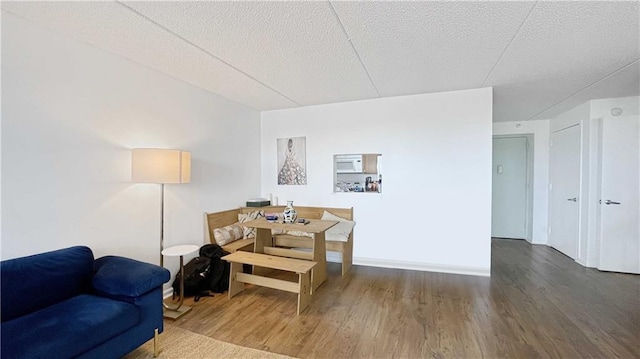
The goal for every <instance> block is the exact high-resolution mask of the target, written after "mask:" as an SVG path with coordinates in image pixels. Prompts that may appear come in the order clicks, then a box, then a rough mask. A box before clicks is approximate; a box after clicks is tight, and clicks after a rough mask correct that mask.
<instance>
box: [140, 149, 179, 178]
mask: <svg viewBox="0 0 640 359" xmlns="http://www.w3.org/2000/svg"><path fill="white" fill-rule="evenodd" d="M131 180H132V181H133V182H138V183H189V181H191V153H189V152H185V151H180V150H167V149H159V148H135V149H133V150H132V151H131Z"/></svg>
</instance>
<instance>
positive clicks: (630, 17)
mask: <svg viewBox="0 0 640 359" xmlns="http://www.w3.org/2000/svg"><path fill="white" fill-rule="evenodd" d="M0 5H1V6H2V9H3V13H4V11H10V12H12V13H14V14H17V15H19V16H22V17H24V18H27V19H30V20H32V21H33V22H35V23H38V24H40V25H43V26H45V27H48V28H50V29H52V30H54V31H59V32H61V33H64V34H66V35H68V36H71V37H73V38H76V39H78V40H81V41H84V42H86V43H89V44H91V45H93V46H95V47H97V48H100V49H103V50H106V51H108V52H111V53H113V54H116V55H119V56H122V57H125V58H128V59H131V60H133V61H135V62H137V63H139V64H142V65H144V66H147V67H149V68H152V69H155V70H157V71H161V72H164V73H166V74H168V75H170V76H173V77H175V78H178V79H181V80H183V81H185V82H187V83H190V84H193V85H195V86H199V87H201V88H203V89H205V90H208V91H211V92H214V93H218V94H220V95H222V96H224V97H227V98H230V99H232V100H235V101H237V102H239V103H242V104H245V105H247V106H250V107H253V108H255V109H258V110H270V109H280V108H288V107H294V106H299V105H312V104H323V103H332V102H342V101H350V100H359V99H366V98H374V97H378V96H380V95H381V96H398V95H407V94H415V93H426V92H440V91H448V90H461V89H467V88H477V87H484V86H493V87H494V107H493V108H494V121H519V120H526V119H536V118H543V117H547V116H551V115H553V114H555V113H557V111H559V109H565V108H567V106H573V105H574V104H577V101H583V102H584V101H588V100H591V99H595V98H597V97H593V96H598V97H599V98H606V97H616V96H637V95H640V88H639V87H638V83H639V82H640V78H639V77H638V72H637V71H635V70H634V68H633V67H630V68H625V66H629V65H630V64H632V63H633V62H634V61H636V60H638V59H639V58H640V49H639V46H640V45H639V44H640V40H639V31H638V29H639V23H638V22H639V20H638V19H639V17H640V9H639V3H638V2H615V1H613V2H527V1H517V2H489V1H480V2H466V1H465V2H440V1H420V2H398V1H395V2H364V1H362V2H355V1H353V2H340V1H335V2H270V1H259V2H235V1H225V2H210V1H205V2H180V1H168V2H167V1H163V2H127V3H118V2H7V1H3V2H1V3H0ZM334 10H335V13H334ZM343 26H344V29H343ZM348 36H349V37H350V38H348ZM352 43H353V47H352V45H351V44H352ZM354 48H355V50H354ZM356 50H357V52H356ZM360 59H362V62H361V61H360ZM363 64H364V66H363ZM623 68H624V70H621V69H623ZM367 71H368V72H367ZM611 74H614V75H611ZM610 75H611V76H610ZM370 77H371V78H370Z"/></svg>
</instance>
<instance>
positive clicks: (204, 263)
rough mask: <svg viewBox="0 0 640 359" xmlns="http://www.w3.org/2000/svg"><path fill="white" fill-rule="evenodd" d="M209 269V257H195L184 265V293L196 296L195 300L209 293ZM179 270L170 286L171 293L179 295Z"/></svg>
mask: <svg viewBox="0 0 640 359" xmlns="http://www.w3.org/2000/svg"><path fill="white" fill-rule="evenodd" d="M210 271H211V259H209V258H207V257H196V258H193V259H192V260H190V261H189V263H187V264H186V265H185V266H184V295H185V296H196V301H197V299H199V297H200V296H203V295H209V293H208V291H209V288H208V281H207V278H208V277H209V273H210ZM180 278H181V277H180V272H178V274H177V275H176V279H175V280H174V281H173V283H172V284H171V286H172V287H173V295H174V297H175V296H176V295H180Z"/></svg>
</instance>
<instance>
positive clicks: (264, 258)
mask: <svg viewBox="0 0 640 359" xmlns="http://www.w3.org/2000/svg"><path fill="white" fill-rule="evenodd" d="M222 259H224V260H226V261H227V262H230V263H231V271H230V273H229V299H231V298H232V297H233V296H234V295H236V294H238V293H240V292H242V291H243V290H244V283H248V284H254V285H259V286H262V287H268V288H273V289H279V290H284V291H287V292H291V293H297V294H298V315H300V313H301V312H302V311H304V310H305V308H306V307H308V306H309V303H310V302H311V284H310V282H311V270H312V269H313V267H314V266H315V265H316V264H317V263H316V262H312V261H306V260H300V259H292V258H285V257H278V256H272V255H268V254H261V253H251V252H243V251H238V252H234V253H231V254H229V255H227V256H224V257H222ZM243 264H250V265H253V266H257V267H263V268H271V269H278V270H283V271H288V272H294V273H297V274H298V282H297V283H296V282H289V281H286V280H281V279H275V278H269V277H263V276H259V275H255V274H247V273H243V272H242V265H243Z"/></svg>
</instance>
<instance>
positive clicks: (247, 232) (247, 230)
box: [238, 210, 264, 238]
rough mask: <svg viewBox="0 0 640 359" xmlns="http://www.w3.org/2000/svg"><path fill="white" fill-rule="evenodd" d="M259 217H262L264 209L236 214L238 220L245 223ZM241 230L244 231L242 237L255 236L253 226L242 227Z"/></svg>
mask: <svg viewBox="0 0 640 359" xmlns="http://www.w3.org/2000/svg"><path fill="white" fill-rule="evenodd" d="M260 217H264V210H261V211H254V212H249V213H240V214H238V222H240V223H246V222H251V221H253V220H254V219H258V218H260ZM242 231H243V233H244V238H255V237H256V229H255V228H253V227H244V226H243V227H242Z"/></svg>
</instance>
